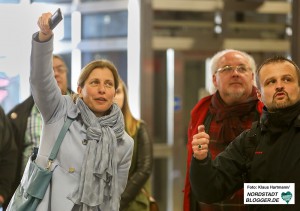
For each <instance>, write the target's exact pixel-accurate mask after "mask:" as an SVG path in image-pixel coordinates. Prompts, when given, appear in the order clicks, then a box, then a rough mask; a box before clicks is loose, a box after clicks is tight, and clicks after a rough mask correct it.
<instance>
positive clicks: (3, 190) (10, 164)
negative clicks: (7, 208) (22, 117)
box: [0, 107, 17, 207]
mask: <svg viewBox="0 0 300 211" xmlns="http://www.w3.org/2000/svg"><path fill="white" fill-rule="evenodd" d="M16 158H17V148H16V145H15V141H14V136H13V131H12V128H11V125H10V122H9V120H8V118H7V117H6V116H5V113H4V111H3V109H2V108H1V107H0V195H2V196H3V198H4V200H5V202H6V203H7V202H8V200H9V196H10V195H11V194H12V193H13V191H14V190H13V189H12V183H13V182H14V179H15V175H16V167H17V159H16ZM0 207H1V205H0Z"/></svg>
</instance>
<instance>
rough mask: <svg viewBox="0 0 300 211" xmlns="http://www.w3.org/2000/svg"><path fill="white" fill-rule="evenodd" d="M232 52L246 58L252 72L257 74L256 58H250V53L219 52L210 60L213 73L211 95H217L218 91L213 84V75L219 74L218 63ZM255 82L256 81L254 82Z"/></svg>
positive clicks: (226, 50) (228, 50)
mask: <svg viewBox="0 0 300 211" xmlns="http://www.w3.org/2000/svg"><path fill="white" fill-rule="evenodd" d="M230 52H236V53H239V54H241V55H242V56H243V57H245V58H246V59H247V60H248V62H249V64H250V68H251V70H252V72H253V73H254V74H255V72H256V63H255V61H254V58H253V57H252V56H250V55H249V54H248V53H246V52H244V51H239V50H234V49H225V50H222V51H219V52H217V53H216V54H215V55H213V57H212V58H211V60H210V71H211V87H210V90H209V92H210V93H211V94H213V93H215V92H216V91H217V90H216V87H215V86H214V84H213V83H212V78H213V75H214V74H215V73H216V72H217V70H218V68H219V67H218V66H217V64H218V62H219V61H220V59H221V58H222V57H223V56H224V55H225V54H227V53H230ZM253 81H254V80H253ZM253 83H254V85H255V81H254V82H253Z"/></svg>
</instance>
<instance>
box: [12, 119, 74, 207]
mask: <svg viewBox="0 0 300 211" xmlns="http://www.w3.org/2000/svg"><path fill="white" fill-rule="evenodd" d="M72 122H73V119H70V118H69V117H68V118H67V120H66V122H65V123H64V125H63V127H62V129H61V131H60V133H59V135H58V137H57V140H56V142H55V144H54V146H53V148H52V151H51V154H50V156H49V158H48V165H47V167H46V168H43V167H41V166H39V165H38V164H36V162H35V158H36V156H37V150H34V152H33V155H31V156H30V158H29V160H28V162H27V165H26V168H25V170H24V174H23V177H22V180H21V183H20V184H19V186H18V187H17V189H16V191H15V193H14V195H13V197H12V199H11V200H10V202H9V205H8V207H7V209H6V210H7V211H35V210H36V208H37V206H38V205H39V203H40V202H41V200H42V199H43V198H44V195H45V193H46V190H47V188H48V185H49V183H50V181H51V178H52V173H53V171H51V164H52V162H53V160H54V159H55V158H56V156H57V153H58V150H59V147H60V145H61V143H62V141H63V139H64V137H65V135H66V133H67V131H68V129H69V127H70V125H71V123H72Z"/></svg>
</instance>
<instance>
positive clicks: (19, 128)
mask: <svg viewBox="0 0 300 211" xmlns="http://www.w3.org/2000/svg"><path fill="white" fill-rule="evenodd" d="M52 66H53V72H54V77H55V80H56V82H57V84H58V86H59V88H60V90H61V93H62V94H63V95H66V94H68V95H72V94H73V91H71V90H70V89H68V78H67V74H68V67H67V65H66V63H65V61H64V60H63V58H62V57H61V56H59V55H53V64H52ZM7 116H8V118H9V119H10V121H11V124H12V127H13V131H14V135H15V140H16V145H17V148H18V159H17V160H18V167H17V175H16V179H15V181H14V184H13V188H14V189H16V188H17V187H18V185H19V183H20V181H21V178H22V175H23V172H24V169H25V166H26V163H27V161H28V159H29V157H30V155H31V154H32V152H33V149H34V148H35V147H38V146H39V144H40V137H41V132H42V117H41V114H40V112H39V110H38V108H37V106H36V105H35V104H34V100H33V97H32V95H31V96H29V97H28V98H27V99H26V100H24V101H23V102H21V103H20V104H18V105H16V106H15V107H14V108H13V109H12V110H10V111H9V113H8V114H7Z"/></svg>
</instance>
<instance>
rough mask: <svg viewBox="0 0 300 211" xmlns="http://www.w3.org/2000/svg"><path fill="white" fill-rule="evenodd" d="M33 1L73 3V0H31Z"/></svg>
mask: <svg viewBox="0 0 300 211" xmlns="http://www.w3.org/2000/svg"><path fill="white" fill-rule="evenodd" d="M33 2H43V3H51V4H59V3H72V0H31V3H33Z"/></svg>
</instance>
